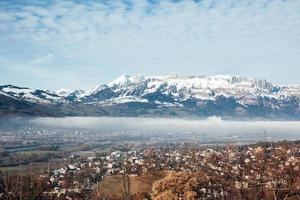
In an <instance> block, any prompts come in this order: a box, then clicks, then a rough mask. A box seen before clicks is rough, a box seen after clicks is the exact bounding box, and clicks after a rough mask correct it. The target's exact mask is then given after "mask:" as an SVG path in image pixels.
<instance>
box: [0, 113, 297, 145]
mask: <svg viewBox="0 0 300 200" xmlns="http://www.w3.org/2000/svg"><path fill="white" fill-rule="evenodd" d="M0 130H1V134H2V136H3V135H5V134H6V133H7V131H9V133H10V134H13V135H15V136H16V137H19V136H22V137H24V135H26V134H30V135H32V137H33V138H34V135H35V134H36V135H48V136H49V135H56V136H61V137H64V138H66V135H68V136H69V138H72V137H74V138H77V137H78V135H79V136H81V137H83V138H84V139H83V140H82V141H86V140H89V139H91V138H97V141H107V140H111V139H112V138H117V139H115V142H117V141H118V140H119V137H120V136H122V141H123V140H128V141H131V139H132V137H134V140H139V141H143V142H149V141H150V140H152V141H156V140H159V141H161V140H162V141H164V142H175V141H176V142H189V141H193V142H196V141H197V142H204V143H205V142H214V143H223V142H232V141H236V142H257V141H264V140H284V139H289V140H290V139H300V122H299V121H225V120H222V119H220V118H217V117H212V118H208V119H206V120H200V119H181V118H125V117H123V118H122V117H119V118H111V117H66V118H50V117H38V118H11V119H9V120H2V121H1V123H0ZM85 136H88V137H87V138H85ZM94 142H96V140H94Z"/></svg>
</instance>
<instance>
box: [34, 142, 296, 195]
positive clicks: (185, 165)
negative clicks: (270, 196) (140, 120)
mask: <svg viewBox="0 0 300 200" xmlns="http://www.w3.org/2000/svg"><path fill="white" fill-rule="evenodd" d="M62 162H64V163H65V165H64V166H62V167H60V168H56V169H52V168H51V166H50V165H51V163H49V171H48V173H43V174H38V175H36V178H37V179H39V180H42V181H43V182H45V183H47V187H46V188H47V189H45V191H43V195H46V196H48V197H52V198H54V199H56V198H57V199H89V198H91V195H92V194H95V190H99V187H100V190H104V189H103V188H101V187H103V184H104V183H105V182H107V180H109V178H110V177H118V176H119V177H124V176H126V177H129V179H130V178H131V177H144V176H145V175H146V176H148V178H147V180H150V179H151V178H152V179H151V180H150V182H149V187H148V189H149V188H151V186H152V184H153V183H154V182H155V181H156V180H159V179H160V178H163V177H164V176H165V175H162V174H159V172H163V173H172V172H183V173H187V174H193V173H198V172H203V173H205V174H206V176H208V177H209V180H210V181H212V180H214V179H215V178H217V179H218V181H219V184H221V182H222V181H227V183H230V184H229V185H230V187H232V188H234V189H235V190H240V191H242V190H248V189H251V188H253V187H255V188H261V189H262V190H263V189H272V190H273V189H280V190H283V191H284V190H289V191H288V192H289V194H291V195H292V194H293V195H298V196H297V197H299V192H300V142H299V141H295V142H286V141H283V142H276V143H274V142H266V143H258V144H253V145H242V146H236V145H234V144H229V145H225V146H224V145H223V146H200V147H199V146H197V145H194V144H185V143H183V144H181V145H178V146H177V147H176V148H175V147H174V146H172V145H171V146H170V147H161V148H158V147H155V148H154V147H149V148H147V147H146V148H140V149H134V150H129V151H121V150H112V151H110V152H107V153H102V154H95V155H94V156H88V157H84V158H82V157H81V156H80V155H76V154H70V155H68V157H67V158H62ZM50 168H51V169H50ZM149 176H152V177H150V178H149ZM155 176H157V177H155ZM119 184H121V183H119ZM212 184H213V183H212V182H210V183H208V186H207V187H203V188H201V190H200V191H199V192H200V193H201V192H202V193H205V195H206V196H207V197H209V196H211V197H220V196H224V195H226V193H224V191H221V192H220V190H219V189H218V188H216V187H211V186H212ZM104 185H105V184H104ZM116 187H117V186H116ZM124 187H125V186H124ZM106 189H107V188H106ZM109 191H110V192H109V193H110V194H101V192H100V193H99V195H100V196H98V197H97V198H98V199H101V198H103V199H115V198H114V197H113V195H114V186H112V187H111V188H109ZM139 191H140V189H139ZM142 192H144V194H147V193H148V194H150V193H151V192H152V191H151V190H149V191H147V189H146V190H145V191H142ZM125 193H127V194H125ZM124 195H126V196H127V197H131V198H132V197H133V196H134V195H135V194H132V193H130V191H127V192H124ZM144 196H145V197H147V195H144ZM100 197H101V198H100ZM123 198H125V197H123ZM120 199H122V198H120ZM216 199H217V198H216ZM291 199H292V198H291Z"/></svg>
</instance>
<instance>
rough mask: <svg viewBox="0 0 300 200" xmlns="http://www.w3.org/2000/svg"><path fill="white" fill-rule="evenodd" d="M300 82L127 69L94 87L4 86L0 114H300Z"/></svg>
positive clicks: (288, 116)
mask: <svg viewBox="0 0 300 200" xmlns="http://www.w3.org/2000/svg"><path fill="white" fill-rule="evenodd" d="M299 99H300V86H297V85H278V84H274V83H271V82H269V81H266V80H264V79H255V78H248V77H241V76H229V75H215V76H177V75H170V76H146V75H134V76H130V75H122V76H121V77H119V78H117V79H116V80H114V81H112V82H110V83H108V84H103V85H99V86H97V87H95V88H94V89H91V90H87V91H84V90H66V89H60V90H57V91H50V90H41V89H37V90H32V89H29V88H27V87H20V86H13V85H3V86H0V116H24V115H26V116H57V117H63V116H144V117H156V116H159V117H170V116H173V117H187V116H188V117H203V118H206V117H210V116H219V117H222V118H224V119H256V118H260V119H300V108H299V105H300V100H299Z"/></svg>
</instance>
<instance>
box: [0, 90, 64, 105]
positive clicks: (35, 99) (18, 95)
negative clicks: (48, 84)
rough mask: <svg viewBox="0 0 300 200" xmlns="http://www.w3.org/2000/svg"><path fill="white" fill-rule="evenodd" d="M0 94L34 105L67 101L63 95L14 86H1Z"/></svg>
mask: <svg viewBox="0 0 300 200" xmlns="http://www.w3.org/2000/svg"><path fill="white" fill-rule="evenodd" d="M0 92H1V93H0V94H3V95H6V96H9V97H12V98H15V99H19V100H25V101H29V102H32V103H43V104H51V103H58V102H65V101H66V100H65V99H64V98H63V97H62V96H61V95H57V94H55V93H52V92H50V91H44V90H31V89H29V88H26V87H17V86H13V85H4V86H0Z"/></svg>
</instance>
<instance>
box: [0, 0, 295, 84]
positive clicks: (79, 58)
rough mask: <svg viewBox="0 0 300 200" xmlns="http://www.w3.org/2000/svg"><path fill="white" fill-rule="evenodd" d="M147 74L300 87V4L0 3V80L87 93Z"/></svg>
mask: <svg viewBox="0 0 300 200" xmlns="http://www.w3.org/2000/svg"><path fill="white" fill-rule="evenodd" d="M139 73H145V74H149V75H156V74H163V75H165V74H170V73H177V74H179V75H206V74H207V75H213V74H232V75H242V76H250V77H258V78H266V79H268V80H270V81H274V82H276V83H279V84H300V78H299V77H300V76H299V74H300V1H299V0H222V1H220V0H197V1H196V0H195V1H192V0H186V1H180V0H173V1H172V0H161V1H159V0H145V1H144V0H124V1H121V0H120V1H119V0H112V1H108V0H107V1H105V0H103V1H101V0H100V1H99V0H98V1H80V0H76V1H63V0H57V1H55V0H53V1H50V0H48V1H35V0H23V1H21V0H1V1H0V84H1V85H3V84H15V85H22V86H28V87H32V88H49V89H58V88H62V87H63V88H71V89H73V88H81V89H88V88H92V87H94V86H95V85H99V84H102V83H106V82H109V81H111V80H113V79H115V78H116V77H118V76H120V75H122V74H139Z"/></svg>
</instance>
